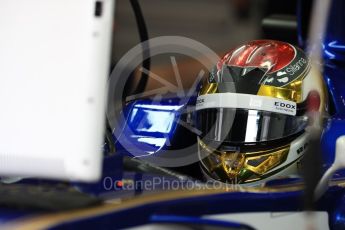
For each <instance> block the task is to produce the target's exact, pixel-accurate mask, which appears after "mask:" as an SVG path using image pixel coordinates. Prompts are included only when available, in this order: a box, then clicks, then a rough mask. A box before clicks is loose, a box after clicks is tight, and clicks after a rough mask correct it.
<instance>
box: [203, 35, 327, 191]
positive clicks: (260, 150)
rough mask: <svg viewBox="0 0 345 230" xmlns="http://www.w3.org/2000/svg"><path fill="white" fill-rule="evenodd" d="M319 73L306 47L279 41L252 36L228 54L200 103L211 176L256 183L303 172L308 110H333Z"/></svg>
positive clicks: (205, 167) (205, 157) (209, 80)
mask: <svg viewBox="0 0 345 230" xmlns="http://www.w3.org/2000/svg"><path fill="white" fill-rule="evenodd" d="M318 71H319V70H318V69H315V68H313V67H312V65H311V63H310V60H309V58H308V57H307V55H306V54H305V53H304V52H303V51H302V50H301V49H299V48H298V47H296V46H294V45H291V44H288V43H285V42H281V41H274V40H256V41H251V42H248V43H246V44H244V45H241V46H239V47H236V48H234V49H232V50H231V51H230V52H228V53H227V54H226V55H225V56H224V57H223V58H221V59H220V60H219V61H218V63H217V64H216V66H215V67H214V68H213V69H212V71H211V72H210V74H209V76H208V77H207V79H205V80H204V82H203V83H202V85H201V87H200V90H199V92H198V97H197V102H196V126H197V128H198V130H199V131H200V132H199V135H198V154H199V158H200V165H201V169H202V171H203V173H204V175H206V177H207V178H210V179H215V180H218V181H222V182H225V183H235V184H248V185H258V184H261V183H263V182H265V181H267V180H271V179H275V178H279V177H287V176H295V175H296V176H297V175H298V174H299V172H300V171H299V170H300V165H301V159H302V158H303V155H304V153H305V151H306V149H307V147H308V139H309V138H308V136H309V134H308V132H306V131H305V129H306V127H307V125H308V123H309V124H310V119H309V116H308V114H310V113H309V112H317V113H323V112H324V111H325V110H326V94H325V86H324V83H323V78H322V76H321V73H320V72H318Z"/></svg>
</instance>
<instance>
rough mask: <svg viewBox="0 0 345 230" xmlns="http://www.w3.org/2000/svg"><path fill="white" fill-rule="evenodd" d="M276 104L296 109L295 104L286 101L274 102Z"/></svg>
mask: <svg viewBox="0 0 345 230" xmlns="http://www.w3.org/2000/svg"><path fill="white" fill-rule="evenodd" d="M274 105H275V106H279V107H281V108H287V109H296V106H295V105H291V104H288V103H284V102H279V101H276V102H274Z"/></svg>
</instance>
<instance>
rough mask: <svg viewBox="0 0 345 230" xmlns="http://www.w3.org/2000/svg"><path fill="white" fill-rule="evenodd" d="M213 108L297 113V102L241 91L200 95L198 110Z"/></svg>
mask: <svg viewBox="0 0 345 230" xmlns="http://www.w3.org/2000/svg"><path fill="white" fill-rule="evenodd" d="M211 108H233V109H250V110H261V111H267V112H274V113H281V114H286V115H292V116H295V115H296V111H297V104H296V103H295V102H292V101H288V100H283V99H278V98H272V97H266V96H259V95H250V94H240V93H216V94H206V95H200V96H199V97H198V98H197V102H196V110H202V109H211Z"/></svg>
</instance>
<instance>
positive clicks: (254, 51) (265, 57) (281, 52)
mask: <svg viewBox="0 0 345 230" xmlns="http://www.w3.org/2000/svg"><path fill="white" fill-rule="evenodd" d="M294 57H295V49H294V48H293V46H291V45H290V44H288V43H285V42H280V41H273V40H256V41H251V42H249V43H247V44H245V45H243V46H240V47H237V48H235V49H233V50H231V51H230V52H229V53H227V54H226V55H225V56H224V57H223V58H222V59H221V60H220V61H219V62H218V64H217V67H218V69H221V68H222V65H224V64H226V65H232V66H240V67H266V68H269V69H270V70H269V72H275V71H278V70H280V69H282V68H284V67H285V66H287V65H288V64H289V63H290V62H291V61H292V60H293V58H294Z"/></svg>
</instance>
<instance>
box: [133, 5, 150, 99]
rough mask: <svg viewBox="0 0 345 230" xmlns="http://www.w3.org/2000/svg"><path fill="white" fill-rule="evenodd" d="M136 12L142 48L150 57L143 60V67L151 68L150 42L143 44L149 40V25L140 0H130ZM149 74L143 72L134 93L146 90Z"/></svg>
mask: <svg viewBox="0 0 345 230" xmlns="http://www.w3.org/2000/svg"><path fill="white" fill-rule="evenodd" d="M130 2H131V5H132V8H133V11H134V14H135V20H136V22H137V26H138V32H139V36H140V42H141V43H142V48H143V56H144V57H148V58H147V59H145V60H144V61H143V64H142V67H143V68H144V69H147V70H150V67H151V59H150V50H149V47H148V44H146V46H145V45H144V44H143V42H145V41H147V40H148V38H149V37H148V32H147V27H146V24H145V19H144V16H143V13H142V11H141V8H140V5H139V2H138V0H130ZM148 78H149V76H148V75H147V74H146V73H143V72H142V73H141V78H140V80H139V82H138V84H137V87H136V89H135V90H134V92H133V93H134V94H140V93H142V92H144V90H145V88H146V85H147V82H148Z"/></svg>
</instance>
